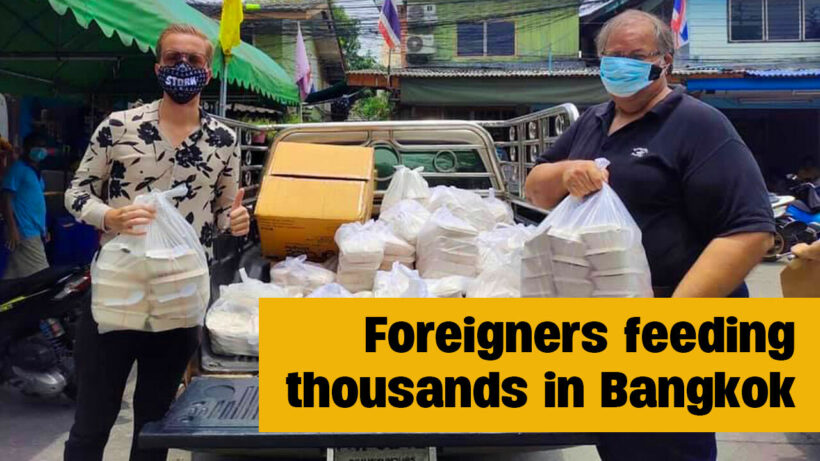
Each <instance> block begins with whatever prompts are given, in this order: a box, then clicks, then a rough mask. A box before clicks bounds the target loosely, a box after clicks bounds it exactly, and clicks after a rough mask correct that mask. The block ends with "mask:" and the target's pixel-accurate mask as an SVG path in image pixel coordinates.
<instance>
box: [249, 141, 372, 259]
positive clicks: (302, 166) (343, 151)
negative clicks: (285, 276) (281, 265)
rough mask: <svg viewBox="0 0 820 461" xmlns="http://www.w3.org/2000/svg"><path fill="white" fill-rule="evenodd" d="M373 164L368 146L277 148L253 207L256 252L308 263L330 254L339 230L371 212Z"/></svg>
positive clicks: (294, 145)
mask: <svg viewBox="0 0 820 461" xmlns="http://www.w3.org/2000/svg"><path fill="white" fill-rule="evenodd" d="M373 161H374V160H373V148H370V147H349V146H333V145H324V144H300V143H286V142H283V143H279V144H277V146H276V150H275V151H274V153H273V159H272V161H271V162H270V165H269V170H268V171H267V172H266V174H265V177H264V178H263V180H262V188H261V190H260V191H259V200H258V201H257V203H256V211H255V214H256V221H257V224H258V226H259V233H260V238H261V240H262V253H263V254H264V255H265V256H270V257H274V258H284V257H285V256H297V255H301V254H306V255H307V256H308V259H310V260H312V261H324V260H326V259H328V258H329V257H330V256H333V255H334V254H336V253H337V252H338V248H337V247H336V243H335V242H334V241H333V236H334V235H335V234H336V230H337V229H338V228H339V226H340V225H342V224H344V223H348V222H354V221H365V220H367V219H369V218H370V214H371V213H372V210H373V187H374V165H373Z"/></svg>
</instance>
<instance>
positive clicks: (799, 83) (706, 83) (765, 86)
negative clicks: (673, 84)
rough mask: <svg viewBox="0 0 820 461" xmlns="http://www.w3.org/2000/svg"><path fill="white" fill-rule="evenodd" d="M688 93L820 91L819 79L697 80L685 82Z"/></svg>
mask: <svg viewBox="0 0 820 461" xmlns="http://www.w3.org/2000/svg"><path fill="white" fill-rule="evenodd" d="M686 88H687V89H688V90H689V91H708V90H715V91H758V90H760V91H775V90H820V77H810V78H795V77H776V78H703V79H701V78H697V79H689V80H687V81H686Z"/></svg>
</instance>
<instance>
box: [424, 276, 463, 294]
mask: <svg viewBox="0 0 820 461" xmlns="http://www.w3.org/2000/svg"><path fill="white" fill-rule="evenodd" d="M473 280H474V279H472V278H470V277H462V276H460V275H451V276H449V277H442V278H440V279H425V280H424V281H425V282H426V283H427V291H428V292H430V296H432V297H434V298H463V297H464V295H465V294H466V293H467V289H468V288H469V287H470V284H471V283H472V282H473Z"/></svg>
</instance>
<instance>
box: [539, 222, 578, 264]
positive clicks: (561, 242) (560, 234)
mask: <svg viewBox="0 0 820 461" xmlns="http://www.w3.org/2000/svg"><path fill="white" fill-rule="evenodd" d="M547 235H548V236H549V241H550V251H551V252H552V255H553V256H566V257H568V258H579V259H583V258H584V254H585V253H586V252H587V247H586V245H585V244H584V242H583V241H581V239H580V237H578V235H577V234H575V233H572V232H567V231H562V230H560V229H556V228H552V229H550V231H549V233H548V234H547Z"/></svg>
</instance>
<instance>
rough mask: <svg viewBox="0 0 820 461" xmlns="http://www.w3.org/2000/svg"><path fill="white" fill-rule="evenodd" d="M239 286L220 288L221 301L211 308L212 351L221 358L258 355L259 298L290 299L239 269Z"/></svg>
mask: <svg viewBox="0 0 820 461" xmlns="http://www.w3.org/2000/svg"><path fill="white" fill-rule="evenodd" d="M239 275H240V277H241V279H242V281H241V282H239V283H234V284H231V285H223V286H221V287H220V290H219V291H220V296H219V299H218V300H216V302H215V303H214V304H213V305H212V306H211V308H210V309H208V315H206V316H205V327H206V328H208V333H209V338H210V341H211V348H212V349H213V350H214V352H216V353H217V354H222V355H248V356H258V355H259V299H260V298H287V297H288V295H287V292H286V291H285V290H284V289H283V288H281V287H279V286H277V285H274V284H272V283H264V282H262V281H260V280H256V279H252V278H249V277H248V275H247V273H245V269H240V270H239Z"/></svg>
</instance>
